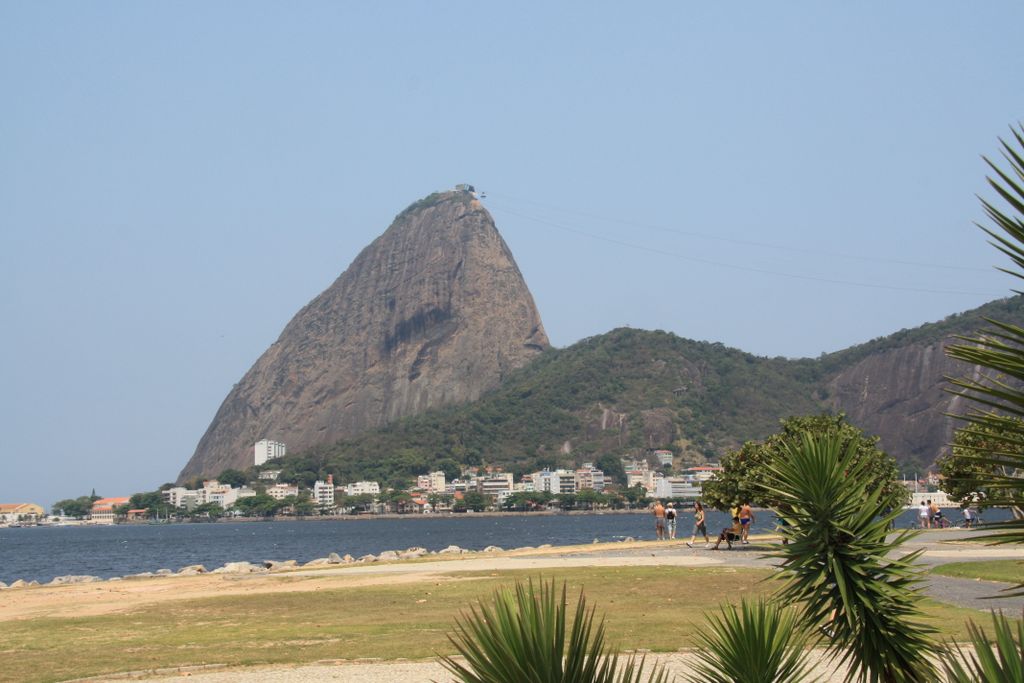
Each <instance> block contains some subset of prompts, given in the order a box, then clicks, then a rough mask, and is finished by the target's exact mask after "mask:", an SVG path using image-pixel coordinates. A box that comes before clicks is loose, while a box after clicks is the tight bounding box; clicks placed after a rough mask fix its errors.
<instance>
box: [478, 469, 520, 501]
mask: <svg viewBox="0 0 1024 683" xmlns="http://www.w3.org/2000/svg"><path fill="white" fill-rule="evenodd" d="M512 479H513V478H512V474H511V473H510V472H507V473H501V474H498V473H495V474H491V475H488V476H486V477H480V478H478V479H477V482H476V485H477V491H479V492H480V493H482V494H484V495H485V496H491V497H493V498H496V499H498V501H499V502H500V501H501V500H503V499H504V498H506V497H508V495H509V494H511V493H512Z"/></svg>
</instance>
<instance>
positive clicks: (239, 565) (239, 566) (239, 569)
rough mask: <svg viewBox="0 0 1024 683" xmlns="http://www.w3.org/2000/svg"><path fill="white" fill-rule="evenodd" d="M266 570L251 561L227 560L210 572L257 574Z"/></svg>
mask: <svg viewBox="0 0 1024 683" xmlns="http://www.w3.org/2000/svg"><path fill="white" fill-rule="evenodd" d="M265 571H267V570H266V569H265V568H264V567H260V566H257V565H255V564H253V563H251V562H228V563H227V564H225V565H224V566H223V567H217V568H216V569H214V570H213V571H212V572H211V573H212V574H259V573H263V572H265Z"/></svg>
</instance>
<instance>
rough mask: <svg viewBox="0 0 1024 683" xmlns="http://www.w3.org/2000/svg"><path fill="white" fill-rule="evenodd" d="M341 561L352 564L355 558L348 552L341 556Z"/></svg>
mask: <svg viewBox="0 0 1024 683" xmlns="http://www.w3.org/2000/svg"><path fill="white" fill-rule="evenodd" d="M341 561H342V562H344V563H345V564H352V563H353V562H355V561H356V558H354V557H352V556H351V555H349V554H348V553H345V557H343V558H341Z"/></svg>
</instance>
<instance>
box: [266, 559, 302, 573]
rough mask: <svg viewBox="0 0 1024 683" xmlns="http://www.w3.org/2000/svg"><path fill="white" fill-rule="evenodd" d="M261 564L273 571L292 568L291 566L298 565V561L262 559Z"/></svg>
mask: <svg viewBox="0 0 1024 683" xmlns="http://www.w3.org/2000/svg"><path fill="white" fill-rule="evenodd" d="M263 566H264V567H266V568H267V569H269V570H270V571H272V572H274V571H281V570H283V569H292V568H293V567H298V566H299V563H298V561H296V560H284V561H282V562H277V561H275V560H264V561H263Z"/></svg>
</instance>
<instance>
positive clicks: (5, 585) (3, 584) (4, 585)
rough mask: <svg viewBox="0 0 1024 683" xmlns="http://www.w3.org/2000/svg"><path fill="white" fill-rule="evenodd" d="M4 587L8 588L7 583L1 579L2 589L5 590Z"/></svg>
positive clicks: (0, 586)
mask: <svg viewBox="0 0 1024 683" xmlns="http://www.w3.org/2000/svg"><path fill="white" fill-rule="evenodd" d="M4 588H7V584H6V583H4V582H3V581H0V590H3V589H4Z"/></svg>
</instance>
